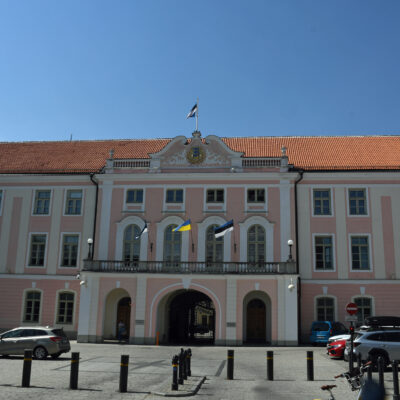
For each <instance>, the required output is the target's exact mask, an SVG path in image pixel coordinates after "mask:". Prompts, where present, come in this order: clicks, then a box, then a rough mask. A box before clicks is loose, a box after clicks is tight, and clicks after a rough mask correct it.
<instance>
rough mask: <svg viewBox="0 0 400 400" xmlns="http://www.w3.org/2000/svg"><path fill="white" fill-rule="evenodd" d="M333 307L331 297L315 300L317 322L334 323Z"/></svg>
mask: <svg viewBox="0 0 400 400" xmlns="http://www.w3.org/2000/svg"><path fill="white" fill-rule="evenodd" d="M334 319H335V306H334V302H333V299H332V298H331V297H320V298H318V299H317V321H334Z"/></svg>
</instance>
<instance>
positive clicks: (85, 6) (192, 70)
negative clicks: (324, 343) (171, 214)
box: [0, 0, 400, 141]
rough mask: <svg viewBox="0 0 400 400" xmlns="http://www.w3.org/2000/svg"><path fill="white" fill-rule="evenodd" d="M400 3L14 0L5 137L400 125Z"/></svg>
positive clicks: (363, 130)
mask: <svg viewBox="0 0 400 400" xmlns="http://www.w3.org/2000/svg"><path fill="white" fill-rule="evenodd" d="M399 21H400V1H399V0H376V1H372V0H351V1H349V0H329V1H328V0H241V1H237V0H229V1H228V0H197V1H188V0H140V1H139V0H109V1H104V0H48V1H46V0H0V141H27V140H69V138H70V135H71V134H72V136H73V139H74V140H86V139H89V140H92V139H122V138H124V139H125V138H171V137H174V136H176V135H185V136H190V135H191V133H192V131H193V130H194V128H195V120H194V118H192V119H189V120H187V119H186V114H187V113H188V112H189V110H190V109H191V107H192V106H193V105H194V103H195V102H196V99H197V98H199V129H200V131H201V132H202V134H203V136H206V135H209V134H214V135H218V136H223V137H225V136H242V137H243V136H300V135H311V136H315V135H374V134H400V23H399Z"/></svg>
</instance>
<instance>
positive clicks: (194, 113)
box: [186, 103, 197, 119]
mask: <svg viewBox="0 0 400 400" xmlns="http://www.w3.org/2000/svg"><path fill="white" fill-rule="evenodd" d="M196 112H197V103H196V104H195V105H194V106H193V108H192V109H191V110H190V113H189V114H188V115H187V116H186V119H188V118H192V117H194V116H195V115H196Z"/></svg>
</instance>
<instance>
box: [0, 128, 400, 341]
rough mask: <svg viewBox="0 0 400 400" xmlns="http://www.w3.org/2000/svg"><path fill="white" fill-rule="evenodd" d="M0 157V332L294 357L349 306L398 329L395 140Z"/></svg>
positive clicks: (195, 140) (35, 146)
mask: <svg viewBox="0 0 400 400" xmlns="http://www.w3.org/2000/svg"><path fill="white" fill-rule="evenodd" d="M0 149H1V156H0V289H1V290H0V300H1V302H0V304H1V306H0V330H5V329H9V328H12V327H15V326H19V325H31V324H35V325H37V324H41V325H52V326H57V327H63V328H64V330H65V331H66V332H67V333H69V335H70V336H71V337H72V338H74V337H76V338H77V339H78V341H82V342H102V341H104V340H108V339H115V338H116V336H117V325H118V322H120V321H123V322H124V324H125V326H126V328H127V329H126V339H127V340H129V341H130V342H131V343H148V344H153V343H156V342H159V343H184V342H191V343H205V342H207V343H215V344H217V345H240V344H243V343H264V344H272V345H293V344H297V343H299V342H303V341H307V336H308V333H309V329H310V326H311V322H312V321H313V320H327V319H329V320H338V321H341V322H345V319H346V318H345V317H346V313H345V305H346V304H347V303H348V302H350V301H354V302H356V303H357V304H358V306H359V312H358V318H359V321H362V319H363V318H364V317H366V316H369V315H396V314H398V312H397V310H398V309H399V308H400V296H399V294H398V293H400V290H399V289H400V248H399V246H397V245H396V244H397V243H399V242H400V235H399V233H400V229H399V228H400V212H399V207H400V205H399V204H400V202H399V198H400V137H398V136H374V137H258V138H219V137H217V136H213V135H209V136H207V137H202V136H201V134H200V132H194V133H193V134H192V137H190V138H186V137H184V136H178V137H175V138H174V139H172V140H171V139H149V140H109V141H82V142H79V141H74V142H30V143H0ZM189 220H190V226H191V229H190V230H184V231H175V230H174V229H175V228H176V227H179V226H180V225H182V224H184V223H185V222H187V223H188V221H189ZM231 220H232V221H233V230H231V231H227V233H226V234H224V235H222V236H219V237H216V235H215V228H217V227H220V226H222V225H224V224H226V223H227V222H229V221H231Z"/></svg>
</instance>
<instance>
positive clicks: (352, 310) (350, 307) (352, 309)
mask: <svg viewBox="0 0 400 400" xmlns="http://www.w3.org/2000/svg"><path fill="white" fill-rule="evenodd" d="M357 311H358V306H357V304H356V303H348V304H347V305H346V312H347V313H348V314H349V315H350V316H354V317H355V315H356V314H357ZM349 319H350V318H349ZM353 350H354V325H353V318H351V319H350V354H349V372H350V375H352V374H353V371H354V355H353Z"/></svg>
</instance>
